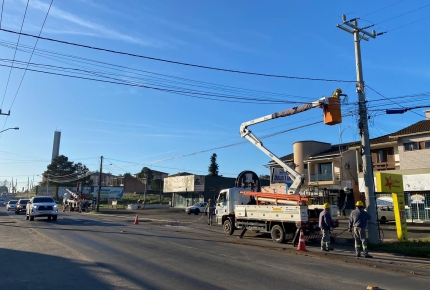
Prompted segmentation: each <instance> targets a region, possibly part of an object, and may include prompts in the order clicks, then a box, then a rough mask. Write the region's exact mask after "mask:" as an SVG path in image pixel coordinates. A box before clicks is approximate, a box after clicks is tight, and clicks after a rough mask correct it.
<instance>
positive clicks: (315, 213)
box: [215, 89, 343, 244]
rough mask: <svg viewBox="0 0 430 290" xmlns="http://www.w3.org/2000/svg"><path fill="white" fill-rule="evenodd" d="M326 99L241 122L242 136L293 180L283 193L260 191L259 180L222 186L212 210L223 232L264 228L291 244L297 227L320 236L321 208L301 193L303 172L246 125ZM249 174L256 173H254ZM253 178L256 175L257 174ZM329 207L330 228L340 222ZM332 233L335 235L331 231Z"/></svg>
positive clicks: (317, 104) (309, 236)
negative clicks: (266, 145) (283, 158)
mask: <svg viewBox="0 0 430 290" xmlns="http://www.w3.org/2000/svg"><path fill="white" fill-rule="evenodd" d="M335 93H336V95H335ZM335 93H333V95H335V97H336V98H339V97H340V96H341V95H343V94H341V93H342V91H341V90H340V89H337V90H336V92H335ZM333 95H332V96H333ZM328 103H329V102H328V98H325V97H324V98H321V99H319V100H316V101H314V102H312V103H308V104H304V105H301V106H298V107H294V108H291V109H288V110H284V111H281V112H277V113H274V114H270V115H267V116H264V117H261V118H257V119H254V120H251V121H249V122H245V123H242V125H241V126H240V134H241V136H242V137H244V138H246V139H247V140H249V141H250V142H251V143H252V144H254V145H255V146H256V147H257V148H259V149H260V150H261V151H263V152H264V153H265V154H266V155H268V156H269V157H270V158H271V159H272V160H274V161H275V162H276V163H277V164H279V165H280V166H281V167H282V168H283V169H284V171H285V172H286V173H287V174H288V175H289V176H290V178H291V179H292V180H293V183H292V185H291V186H290V187H289V189H288V192H287V193H284V194H274V193H263V192H259V188H258V187H257V188H255V186H254V184H258V185H259V183H260V182H259V180H253V181H252V182H250V183H249V185H250V186H249V187H236V188H229V189H224V190H222V191H221V192H220V194H219V196H218V198H217V203H216V210H215V214H216V221H217V223H218V224H222V225H223V229H224V232H225V233H226V234H228V235H231V234H233V232H234V230H235V229H241V230H242V233H241V235H240V238H242V237H243V235H244V234H245V232H246V231H247V230H248V229H250V230H255V231H260V230H263V231H268V232H270V233H271V236H272V239H273V241H275V242H278V243H282V242H284V241H285V240H289V239H292V240H293V244H294V241H295V240H296V239H297V238H298V233H299V230H300V229H302V230H303V232H304V234H305V239H317V238H319V237H320V235H319V233H320V228H319V227H318V217H319V213H320V211H321V210H322V205H311V200H309V199H308V198H306V197H305V196H300V187H301V186H302V185H303V183H304V181H305V176H304V175H302V174H301V173H299V172H297V171H296V170H294V169H293V168H291V167H290V166H288V165H287V164H286V163H284V162H283V161H282V160H281V159H280V158H278V157H277V156H276V155H275V154H273V153H272V152H271V151H269V150H268V149H267V148H266V147H264V146H263V143H262V142H261V141H260V140H259V139H258V138H257V137H256V136H255V135H254V134H253V133H252V132H251V130H249V129H248V127H249V126H251V125H255V124H258V123H262V122H266V121H269V120H272V119H276V118H280V117H286V116H290V115H293V114H297V113H300V112H304V111H307V110H309V109H312V108H315V107H322V108H324V106H327V104H328ZM252 175H253V176H257V175H256V174H255V173H253V174H252ZM239 179H240V178H239V177H238V180H239ZM254 179H258V177H257V178H254ZM240 184H241V183H240V182H238V181H236V186H238V185H240ZM242 184H243V183H242ZM245 186H246V185H245ZM330 211H331V214H332V218H333V221H332V226H333V228H335V227H338V226H339V223H338V221H337V219H336V216H337V207H336V206H335V205H332V206H331V209H330ZM332 237H333V238H334V235H332Z"/></svg>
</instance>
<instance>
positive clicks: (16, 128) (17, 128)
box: [0, 127, 19, 133]
mask: <svg viewBox="0 0 430 290" xmlns="http://www.w3.org/2000/svg"><path fill="white" fill-rule="evenodd" d="M12 129H13V130H19V127H15V128H7V129H4V130H3V131H0V133H3V132H4V131H7V130H12Z"/></svg>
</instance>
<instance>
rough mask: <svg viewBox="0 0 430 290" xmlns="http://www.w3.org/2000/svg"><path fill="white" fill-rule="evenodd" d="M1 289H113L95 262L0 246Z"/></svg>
mask: <svg viewBox="0 0 430 290" xmlns="http://www.w3.org/2000/svg"><path fill="white" fill-rule="evenodd" d="M0 257H1V263H0V273H1V277H2V279H1V288H2V289H32V290H39V289H41V290H42V289H43V290H45V289H76V288H79V289H81V290H83V289H115V288H114V287H112V286H111V285H109V284H107V283H105V282H104V281H102V280H101V279H100V278H99V277H97V276H96V275H94V274H96V273H98V272H99V270H98V269H97V267H96V265H94V264H91V263H84V262H78V261H73V260H70V259H65V258H62V257H58V256H53V255H49V254H42V253H40V254H39V253H33V252H24V251H18V250H9V249H4V248H0Z"/></svg>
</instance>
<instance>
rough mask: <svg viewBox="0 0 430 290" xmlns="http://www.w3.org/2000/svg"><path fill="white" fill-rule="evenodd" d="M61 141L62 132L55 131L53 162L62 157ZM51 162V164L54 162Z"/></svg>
mask: <svg viewBox="0 0 430 290" xmlns="http://www.w3.org/2000/svg"><path fill="white" fill-rule="evenodd" d="M60 139H61V132H60V131H55V132H54V144H53V146H52V160H54V159H55V158H56V157H58V155H60ZM52 160H51V162H52Z"/></svg>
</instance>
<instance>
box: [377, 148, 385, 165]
mask: <svg viewBox="0 0 430 290" xmlns="http://www.w3.org/2000/svg"><path fill="white" fill-rule="evenodd" d="M387 155H388V154H387V150H384V149H380V150H378V151H377V159H378V161H377V162H387V161H388V158H387Z"/></svg>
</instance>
